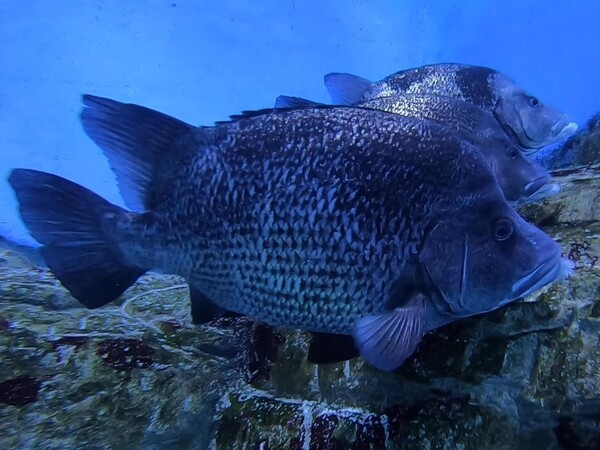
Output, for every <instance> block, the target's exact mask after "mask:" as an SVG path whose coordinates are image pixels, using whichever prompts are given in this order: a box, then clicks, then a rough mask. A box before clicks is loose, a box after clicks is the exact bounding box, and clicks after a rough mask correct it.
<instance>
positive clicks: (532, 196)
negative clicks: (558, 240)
mask: <svg viewBox="0 0 600 450" xmlns="http://www.w3.org/2000/svg"><path fill="white" fill-rule="evenodd" d="M475 143H476V144H479V145H478V148H480V149H481V151H482V152H483V153H485V157H486V159H487V160H488V164H489V165H490V167H491V168H492V171H493V172H494V174H495V175H496V179H497V181H498V184H499V185H500V189H502V193H503V194H504V197H505V198H506V200H507V201H508V202H510V203H512V204H524V203H530V202H533V201H538V200H541V199H542V198H544V197H548V196H550V195H553V194H556V193H557V192H558V191H559V190H560V188H559V186H558V184H556V183H553V182H552V177H551V176H550V175H549V174H548V172H547V171H546V169H544V168H543V167H542V166H541V165H540V164H538V163H537V162H535V161H533V160H532V159H530V158H528V157H527V156H526V155H525V154H524V152H523V150H522V149H521V148H520V147H519V146H517V145H515V144H514V143H513V142H512V141H511V140H510V139H509V137H508V136H507V135H506V134H505V133H504V132H503V131H502V130H500V129H499V128H498V127H497V126H496V128H495V129H490V133H489V134H488V135H486V136H484V137H483V139H481V140H480V141H479V142H475Z"/></svg>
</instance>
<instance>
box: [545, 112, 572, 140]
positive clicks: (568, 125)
mask: <svg viewBox="0 0 600 450" xmlns="http://www.w3.org/2000/svg"><path fill="white" fill-rule="evenodd" d="M576 130H577V124H576V123H575V122H569V118H568V117H564V118H562V119H560V120H559V121H558V122H556V123H555V124H554V125H552V128H551V129H550V133H551V134H552V137H553V138H554V139H559V138H561V137H563V136H566V135H567V134H571V133H573V132H574V131H576Z"/></svg>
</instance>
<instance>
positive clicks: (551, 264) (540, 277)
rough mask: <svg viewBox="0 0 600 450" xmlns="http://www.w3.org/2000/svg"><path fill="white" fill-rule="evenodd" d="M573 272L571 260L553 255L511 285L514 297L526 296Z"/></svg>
mask: <svg viewBox="0 0 600 450" xmlns="http://www.w3.org/2000/svg"><path fill="white" fill-rule="evenodd" d="M572 273H573V262H572V261H569V260H568V259H565V258H562V257H560V256H558V257H556V256H553V257H551V258H549V259H548V260H547V261H546V262H544V263H542V264H541V265H540V266H539V267H537V268H536V269H535V270H533V271H532V272H530V273H528V274H527V275H525V276H524V277H522V278H521V279H519V280H518V281H516V282H515V283H514V284H513V286H512V293H513V294H514V298H520V297H527V296H528V295H529V294H532V293H533V292H535V291H537V290H539V289H541V288H543V287H544V286H546V285H548V284H551V283H554V282H558V281H562V280H564V279H566V278H568V277H569V276H571V274H572Z"/></svg>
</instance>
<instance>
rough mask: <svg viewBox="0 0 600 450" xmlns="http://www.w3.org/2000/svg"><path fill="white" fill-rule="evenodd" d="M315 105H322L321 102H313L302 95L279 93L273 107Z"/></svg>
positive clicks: (308, 106) (305, 106)
mask: <svg viewBox="0 0 600 450" xmlns="http://www.w3.org/2000/svg"><path fill="white" fill-rule="evenodd" d="M315 106H323V103H318V102H313V101H312V100H307V99H305V98H302V97H290V96H288V95H280V96H279V97H277V99H276V100H275V108H278V109H281V108H298V109H300V108H313V107H315Z"/></svg>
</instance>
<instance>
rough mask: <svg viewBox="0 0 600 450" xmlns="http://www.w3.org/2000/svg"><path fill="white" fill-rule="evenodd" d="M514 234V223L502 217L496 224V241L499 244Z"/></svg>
mask: <svg viewBox="0 0 600 450" xmlns="http://www.w3.org/2000/svg"><path fill="white" fill-rule="evenodd" d="M512 234H513V225H512V222H511V221H510V220H509V219H507V218H506V217H501V218H500V219H498V220H496V223H495V224H494V239H496V240H497V241H499V242H502V241H505V240H507V239H508V238H509V237H511V236H512Z"/></svg>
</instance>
